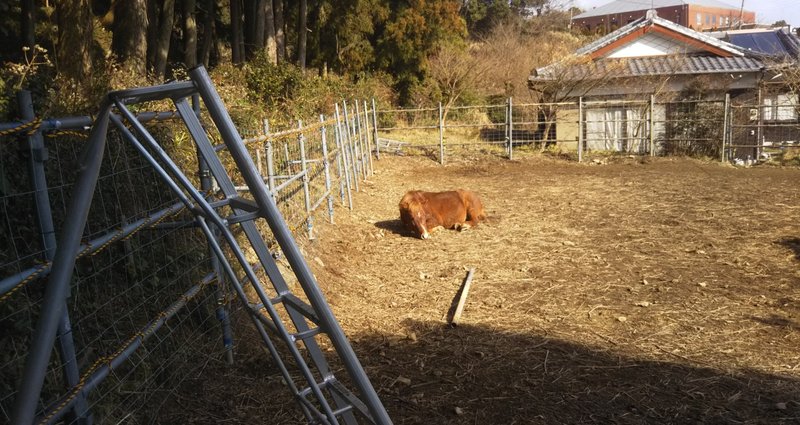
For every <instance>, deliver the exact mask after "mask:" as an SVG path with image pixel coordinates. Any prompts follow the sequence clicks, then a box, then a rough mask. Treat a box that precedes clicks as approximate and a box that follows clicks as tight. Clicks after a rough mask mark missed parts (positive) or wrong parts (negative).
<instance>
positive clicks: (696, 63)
mask: <svg viewBox="0 0 800 425" xmlns="http://www.w3.org/2000/svg"><path fill="white" fill-rule="evenodd" d="M764 68H765V65H764V63H763V62H762V61H761V60H760V59H757V58H754V57H719V56H648V57H640V58H625V59H600V60H596V61H592V62H588V63H582V64H576V65H571V66H567V67H559V68H557V69H555V68H551V69H547V68H541V69H540V70H537V71H541V72H537V73H536V75H533V76H531V77H530V78H529V80H530V81H534V82H535V81H539V82H547V81H554V80H562V81H580V80H598V79H604V78H609V79H610V78H622V77H646V76H660V75H700V74H719V73H750V72H759V71H761V70H763V69H764Z"/></svg>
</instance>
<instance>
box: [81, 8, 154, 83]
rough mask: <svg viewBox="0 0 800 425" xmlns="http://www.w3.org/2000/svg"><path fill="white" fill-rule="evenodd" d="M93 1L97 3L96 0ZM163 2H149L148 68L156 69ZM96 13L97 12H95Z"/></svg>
mask: <svg viewBox="0 0 800 425" xmlns="http://www.w3.org/2000/svg"><path fill="white" fill-rule="evenodd" d="M92 3H94V4H97V2H96V1H93V2H92ZM162 9H163V4H162V3H161V2H155V1H148V2H147V22H150V25H148V26H147V69H152V70H154V72H155V69H156V62H157V60H156V55H157V54H158V47H159V46H158V38H159V34H160V30H161V22H162V21H161V15H162V12H161V11H162ZM95 15H96V13H95Z"/></svg>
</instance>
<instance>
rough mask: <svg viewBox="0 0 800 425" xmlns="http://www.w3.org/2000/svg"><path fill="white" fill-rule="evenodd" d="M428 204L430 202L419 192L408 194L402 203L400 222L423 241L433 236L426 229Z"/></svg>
mask: <svg viewBox="0 0 800 425" xmlns="http://www.w3.org/2000/svg"><path fill="white" fill-rule="evenodd" d="M427 202H428V200H427V199H426V198H425V197H424V196H422V194H421V193H419V192H417V191H412V192H408V193H406V195H405V196H403V199H402V200H401V201H400V220H402V222H403V224H404V225H405V226H406V228H407V229H408V230H411V231H412V232H415V233H416V234H417V235H419V237H420V238H422V239H428V238H429V237H430V236H431V235H430V233H428V229H427V228H426V222H427V221H428V211H427V209H426V204H427Z"/></svg>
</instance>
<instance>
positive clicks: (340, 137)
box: [334, 103, 353, 210]
mask: <svg viewBox="0 0 800 425" xmlns="http://www.w3.org/2000/svg"><path fill="white" fill-rule="evenodd" d="M334 113H335V114H336V144H337V145H338V147H339V152H341V154H342V162H343V165H344V181H345V186H346V188H347V205H348V207H349V208H350V209H351V210H352V209H353V195H352V193H351V191H350V170H349V169H348V168H349V167H350V165H349V162H350V158H348V149H347V146H346V145H347V142H346V141H345V139H346V136H345V134H344V133H343V132H342V121H341V117H340V116H339V104H338V103H337V104H336V107H335V111H334Z"/></svg>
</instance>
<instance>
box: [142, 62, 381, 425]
mask: <svg viewBox="0 0 800 425" xmlns="http://www.w3.org/2000/svg"><path fill="white" fill-rule="evenodd" d="M203 73H204V74H205V69H203ZM205 78H207V79H208V80H207V84H208V85H210V84H211V83H210V78H208V75H207V74H205ZM194 80H195V82H196V81H197V79H194ZM212 90H213V86H212ZM199 92H200V95H201V97H203V98H204V99H203V100H204V103H205V104H206V107H207V108H208V110H209V113H210V114H212V115H211V116H212V119H213V117H214V115H213V113H214V112H218V111H219V110H222V111H224V108H222V106H220V105H221V104H222V103H221V102H222V101H221V100H219V98H218V97H217V98H216V99H213V98H212V100H211V101H209V100H208V99H207V98H206V97H205V96H203V91H202V90H199ZM214 94H216V92H215V91H214ZM217 96H218V95H217ZM215 101H216V102H218V103H217V104H213V102H215ZM173 102H174V103H175V106H176V107H177V109H178V113H179V114H180V115H181V117H182V118H183V120H184V123H185V124H186V126H187V129H188V130H189V132H190V134H192V137H193V138H194V140H195V142H196V144H197V146H198V148H199V150H200V151H201V154H202V156H203V157H204V158H205V159H206V161H207V163H208V165H209V169H210V170H211V173H212V175H214V177H215V178H216V180H217V183H218V184H219V186H220V189H221V190H222V191H223V193H224V194H225V196H226V197H228V198H231V197H235V196H237V192H236V189H235V187H234V186H233V183H232V182H231V181H230V178H229V177H228V175H227V172H226V170H225V167H224V166H223V165H222V163H221V162H220V160H219V158H217V156H216V155H215V151H214V149H213V146H212V145H211V141H210V140H209V139H208V137H207V135H206V134H205V130H204V129H203V127H202V124H201V123H200V121H199V120H198V119H197V117H196V115H194V114H193V112H192V110H191V109H190V108H189V106H188V103H186V101H185V99H184V100H178V99H175V98H173ZM215 109H216V110H217V111H215ZM225 114H226V116H227V112H225ZM227 117H228V120H230V117H229V116H227ZM131 124H132V125H134V127H138V128H139V131H140V133H141V132H142V131H145V132H146V130H145V129H144V127H142V126H141V125H140V124H137V123H135V122H134V123H131ZM215 124H216V122H215ZM217 130H218V131H219V133H220V135H222V137H223V140H224V141H225V144H226V145H227V147H228V150H229V151H231V155H232V156H233V157H234V161H236V156H234V151H236V152H237V153H239V154H241V155H244V156H245V157H246V158H247V159H248V160H249V165H250V166H252V168H251V169H249V170H248V171H250V173H244V171H243V177H245V182H246V183H248V185H249V186H250V188H251V193H253V194H254V196H255V194H266V193H267V190H266V187H265V185H264V184H263V182H261V176H260V175H259V174H258V171H257V169H256V168H255V164H254V163H253V162H252V158H250V155H249V152H247V149H246V148H245V146H244V144H243V143H241V139H238V140H239V144H238V145H235V144H232V143H230V142H229V140H228V139H226V132H227V133H228V136H230V134H235V135H236V137H239V134H238V132H236V131H235V127H233V123H232V121H230V127H229V128H227V130H226V131H222V129H221V128H220V126H219V124H217ZM143 135H145V136H147V137H145V140H146V141H147V142H148V143H149V144H150V145H151V148H152V149H154V150H155V151H156V152H157V153H159V157H160V159H161V160H162V161H164V162H165V163H166V164H170V168H171V169H173V170H174V175H175V177H177V178H178V180H179V181H181V184H182V185H183V186H184V189H186V190H187V191H189V192H190V193H191V194H192V197H193V198H194V199H195V201H196V202H197V203H198V204H199V205H200V206H201V207H202V208H203V210H204V212H205V215H206V218H208V219H211V220H212V222H214V224H215V225H216V226H217V227H218V229H219V230H220V231H221V233H222V235H223V237H224V238H225V239H226V242H227V243H228V244H229V246H231V248H233V249H232V251H233V254H234V256H235V257H236V259H237V261H239V263H240V265H241V266H242V268H243V269H244V271H245V272H246V274H247V277H248V279H250V281H251V282H253V285H252V286H253V289H254V290H255V292H256V294H257V295H258V297H259V298H260V300H261V302H262V303H263V304H264V307H265V308H266V310H267V313H268V314H269V315H270V319H271V320H272V321H273V323H276V324H279V323H280V324H282V321H281V319H280V317H279V316H278V314H277V311H276V310H275V309H274V307H273V305H272V303H271V302H270V300H269V297H267V295H266V293H264V291H263V288H261V286H259V285H258V284H257V282H259V280H258V278H257V277H256V275H255V273H254V272H253V270H252V268H251V267H250V264H249V262H247V260H246V259H245V256H244V253H243V252H242V250H241V249H240V248H239V245H238V243H237V242H236V239H235V237H234V236H233V232H232V231H231V230H230V229H229V228H228V227H227V226H226V225H225V223H224V222H223V221H222V219H221V218H220V217H218V216H217V215H216V214H215V212H214V210H213V208H211V207H210V206H208V205H207V204H206V203H205V200H204V199H203V198H202V197H201V196H199V195H198V193H197V191H196V189H194V187H193V186H192V184H191V182H190V181H189V180H188V178H186V177H185V176H184V175H183V174H182V173H181V172H180V170H179V169H178V167H177V166H176V165H175V164H174V163H172V161H171V159H170V158H169V156H167V155H166V153H164V152H163V150H162V149H161V148H160V147H159V146H158V144H157V143H156V142H155V140H153V139H152V137H151V136H149V134H143ZM237 165H238V166H239V168H240V170H241V169H242V166H241V164H238V163H237ZM254 183H255V184H254ZM266 197H267V199H269V202H271V206H272V207H273V210H274V212H275V216H274V217H276V218H274V220H278V221H279V224H280V225H283V227H284V228H285V230H286V232H287V233H288V234H289V237H290V238H291V241H292V242H294V238H293V237H292V236H291V232H290V231H289V229H288V226H286V224H285V222H284V221H283V219H282V217H281V215H280V212H279V211H278V209H277V205H276V204H275V203H274V201H273V200H272V198H271V197H269V196H268V195H267V196H266ZM256 199H258V198H256ZM257 203H258V202H257ZM259 207H260V209H261V211H262V212H263V211H264V209H263V207H262V205H259ZM235 211H236V210H235ZM236 212H237V213H238V211H236ZM268 223H269V224H270V227H271V228H273V227H272V225H273V224H274V223H272V221H270V220H269V219H268ZM240 225H241V227H242V229H243V230H244V233H245V235H246V237H247V238H248V240H249V241H250V243H251V246H252V248H253V250H254V252H255V253H256V256H257V257H258V258H259V261H260V262H261V265H262V266H263V267H264V270H265V272H266V273H267V275H268V276H269V278H270V280H271V281H272V284H273V287H274V288H275V290H276V291H277V292H278V294H279V295H283V294H287V293H290V291H289V288H288V285H287V284H286V281H285V280H284V279H283V276H282V275H281V273H280V271H279V269H278V267H277V264H276V263H275V261H274V259H273V258H272V255H271V254H270V253H269V250H268V248H267V246H266V243H265V242H264V240H263V239H262V237H261V235H260V233H259V232H258V229H257V228H256V227H255V224H254V223H253V222H251V221H249V222H242V223H240ZM273 233H275V230H274V228H273ZM276 239H277V235H276ZM278 242H279V244H280V241H278ZM281 247H282V248H283V246H282V245H281ZM295 248H296V246H295ZM283 249H284V252H286V248H283ZM296 249H297V248H296ZM298 254H299V249H298ZM223 263H225V262H223ZM303 264H304V265H305V263H303ZM306 267H307V265H306ZM309 273H310V272H309ZM298 280H300V279H299V278H298ZM301 286H303V285H302V282H301ZM315 289H316V290H317V291H319V289H318V288H315ZM304 291H306V295H307V296H308V297H309V298H312V296H311V295H310V294H309V293H308V291H307V290H306V289H305V288H304ZM326 306H327V305H326ZM286 310H287V312H288V313H289V316H290V318H291V320H292V322H293V324H294V326H295V327H296V328H297V330H298V331H299V332H301V333H302V332H305V331H307V330H308V325H307V323H306V322H305V317H304V316H303V315H302V314H301V313H300V312H298V311H297V310H295V309H294V308H292V307H291V306H289V305H286ZM278 330H279V333H280V336H281V338H282V339H283V340H284V341H287V343H288V341H290V340H291V339H292V338H291V336H290V335H289V334H288V332H287V331H286V328H285V327H284V326H280V327H279V328H278ZM329 337H330V338H331V340H333V339H334V337H333V336H331V335H330V334H329ZM303 342H304V343H305V344H306V347H307V348H308V352H309V355H310V357H311V358H312V361H313V362H314V364H315V366H316V367H317V370H318V371H319V373H320V374H321V375H322V376H324V377H327V376H332V374H331V372H330V370H329V368H328V365H327V362H326V361H325V359H324V356H322V351H321V349H320V348H319V346H318V344H317V342H316V340H313V339H312V340H304V341H303ZM287 346H288V348H289V350H290V352H291V354H292V356H293V357H294V360H295V362H296V363H297V366H298V367H299V368H300V370H301V372H302V373H303V375H304V377H305V379H306V381H307V382H309V385H311V387H312V390H313V393H314V395H315V396H316V397H317V399H318V401H319V403H320V404H321V405H322V406H323V410H324V411H325V414H326V416H327V417H328V420H329V421H330V422H331V423H332V424H336V423H338V421H337V420H336V418H335V417H334V414H333V411H332V410H331V408H330V406H329V404H328V402H327V399H326V398H325V397H324V396H323V395H322V393H321V392H320V388H319V387H317V386H316V385H315V383H316V380H315V379H314V377H313V375H312V373H311V371H310V369H309V368H308V366H307V365H306V364H305V361H304V359H303V358H302V355H301V354H300V352H299V351H298V349H297V347H296V346H295V345H294V344H287ZM334 346H336V344H334ZM343 360H344V359H343ZM362 373H363V369H362ZM287 379H290V377H287ZM332 396H333V398H334V401H335V402H336V403H337V404H341V403H344V402H345V400H343V399H340V398H339V397H338V396H337V395H336V393H332ZM381 407H382V405H381ZM345 419H346V420H347V422H348V423H354V421H355V418H354V417H352V414H349V415H348V414H345Z"/></svg>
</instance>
